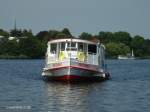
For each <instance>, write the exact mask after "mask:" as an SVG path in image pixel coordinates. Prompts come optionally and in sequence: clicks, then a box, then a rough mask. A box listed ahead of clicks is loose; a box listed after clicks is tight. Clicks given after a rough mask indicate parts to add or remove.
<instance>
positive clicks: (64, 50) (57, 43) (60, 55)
mask: <svg viewBox="0 0 150 112" xmlns="http://www.w3.org/2000/svg"><path fill="white" fill-rule="evenodd" d="M47 45H48V47H47V64H50V63H56V62H60V61H65V60H66V59H74V60H75V61H79V62H81V63H87V64H93V65H103V64H104V60H105V59H104V57H105V56H104V54H105V53H104V49H105V47H104V45H102V44H100V43H95V42H91V41H87V40H81V39H57V40H52V41H49V42H48V44H47Z"/></svg>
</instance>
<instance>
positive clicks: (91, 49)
mask: <svg viewBox="0 0 150 112" xmlns="http://www.w3.org/2000/svg"><path fill="white" fill-rule="evenodd" d="M96 51H97V47H96V45H92V44H89V45H88V53H89V54H96Z"/></svg>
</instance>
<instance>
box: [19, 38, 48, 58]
mask: <svg viewBox="0 0 150 112" xmlns="http://www.w3.org/2000/svg"><path fill="white" fill-rule="evenodd" d="M45 47H46V44H45V45H43V43H42V42H40V41H39V40H37V39H36V38H35V37H30V38H23V39H21V40H20V42H19V49H20V54H22V55H26V56H28V57H30V58H41V57H43V56H44V54H45V49H46V48H45Z"/></svg>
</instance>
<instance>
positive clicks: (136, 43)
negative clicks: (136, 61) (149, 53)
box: [131, 35, 145, 57]
mask: <svg viewBox="0 0 150 112" xmlns="http://www.w3.org/2000/svg"><path fill="white" fill-rule="evenodd" d="M131 48H132V49H133V50H134V54H135V56H138V57H142V56H143V55H144V52H145V50H144V38H143V37H141V36H139V35H136V36H135V37H134V38H133V39H132V41H131Z"/></svg>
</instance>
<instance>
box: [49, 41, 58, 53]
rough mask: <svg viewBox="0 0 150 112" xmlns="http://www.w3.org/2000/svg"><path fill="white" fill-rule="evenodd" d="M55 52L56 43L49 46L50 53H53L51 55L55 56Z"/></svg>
mask: <svg viewBox="0 0 150 112" xmlns="http://www.w3.org/2000/svg"><path fill="white" fill-rule="evenodd" d="M56 50H57V44H56V43H54V44H51V50H50V51H51V53H53V54H56Z"/></svg>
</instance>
